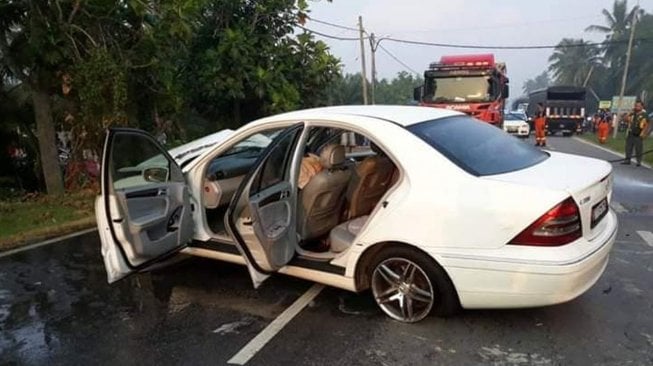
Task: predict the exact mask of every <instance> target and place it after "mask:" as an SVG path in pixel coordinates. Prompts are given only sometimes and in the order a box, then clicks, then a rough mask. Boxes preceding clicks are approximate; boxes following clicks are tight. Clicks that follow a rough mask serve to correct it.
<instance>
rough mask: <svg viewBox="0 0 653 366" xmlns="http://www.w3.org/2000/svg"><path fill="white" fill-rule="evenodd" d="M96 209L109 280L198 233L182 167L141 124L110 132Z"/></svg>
mask: <svg viewBox="0 0 653 366" xmlns="http://www.w3.org/2000/svg"><path fill="white" fill-rule="evenodd" d="M95 215H96V218H97V225H98V230H99V232H100V239H101V241H102V256H103V257H104V265H105V267H106V270H107V279H108V281H109V283H111V282H115V281H117V280H119V279H121V278H123V277H125V276H126V275H128V274H130V273H132V272H135V271H140V270H143V269H145V268H147V267H149V266H150V265H151V264H153V263H154V262H156V261H158V260H160V259H163V258H167V257H169V256H171V255H172V254H174V253H176V252H178V251H179V250H181V249H183V248H184V247H185V246H186V243H187V242H188V241H189V240H191V238H192V235H193V223H192V216H191V204H190V193H189V190H188V187H187V185H186V182H185V179H184V176H183V174H182V173H181V169H180V168H179V166H178V165H177V164H176V163H175V161H174V159H172V157H170V155H168V153H167V152H166V151H165V150H164V149H163V148H162V147H161V146H160V145H159V144H158V143H157V142H156V140H154V138H152V136H150V135H149V134H147V133H146V132H143V131H140V130H135V129H127V128H115V129H110V130H109V131H108V132H107V137H106V140H105V143H104V153H103V156H102V195H101V196H100V197H98V199H97V200H96V202H95Z"/></svg>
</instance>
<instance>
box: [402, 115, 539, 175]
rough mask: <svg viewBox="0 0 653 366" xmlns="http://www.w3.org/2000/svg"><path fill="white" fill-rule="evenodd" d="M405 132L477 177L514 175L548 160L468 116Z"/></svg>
mask: <svg viewBox="0 0 653 366" xmlns="http://www.w3.org/2000/svg"><path fill="white" fill-rule="evenodd" d="M408 129H409V130H410V131H411V132H412V133H414V134H415V135H417V136H418V137H419V138H421V139H422V140H424V141H425V142H426V143H428V144H429V145H431V146H433V147H434V148H435V149H436V150H438V151H439V152H440V153H442V154H443V155H445V156H446V157H447V158H449V160H451V161H452V162H454V163H455V164H456V165H458V166H459V167H461V168H462V169H464V170H466V171H467V172H469V173H471V174H473V175H477V176H481V175H494V174H501V173H508V172H513V171H516V170H520V169H524V168H527V167H530V166H533V165H535V164H538V163H540V162H542V161H544V160H546V159H547V158H548V157H549V155H548V154H547V153H545V152H543V151H541V150H540V149H538V148H535V147H533V146H531V145H530V144H528V143H526V142H524V141H520V140H518V139H516V138H515V137H513V136H510V135H508V134H507V133H505V132H503V131H502V130H501V129H499V128H497V127H494V126H492V125H490V124H488V123H485V122H481V121H479V120H476V119H474V118H471V117H468V116H455V117H447V118H441V119H437V120H432V121H426V122H421V123H417V124H415V125H412V126H409V127H408Z"/></svg>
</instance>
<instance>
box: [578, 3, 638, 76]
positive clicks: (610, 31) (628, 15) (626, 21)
mask: <svg viewBox="0 0 653 366" xmlns="http://www.w3.org/2000/svg"><path fill="white" fill-rule="evenodd" d="M601 13H602V14H603V16H604V17H605V25H590V26H589V27H587V28H586V29H585V31H589V32H599V33H604V34H605V45H604V48H603V51H604V52H605V60H606V61H608V62H609V63H610V65H611V66H619V65H621V64H622V63H623V61H624V60H623V58H624V55H625V54H626V45H625V44H624V43H617V44H615V43H611V42H615V41H625V40H627V39H628V33H629V32H630V26H631V24H632V23H633V20H634V19H635V17H636V16H638V15H639V14H641V13H643V11H642V10H641V9H640V8H639V6H637V5H635V6H633V7H632V9H630V10H628V0H615V2H614V3H613V4H612V11H611V12H610V11H609V10H608V9H603V10H602V11H601Z"/></svg>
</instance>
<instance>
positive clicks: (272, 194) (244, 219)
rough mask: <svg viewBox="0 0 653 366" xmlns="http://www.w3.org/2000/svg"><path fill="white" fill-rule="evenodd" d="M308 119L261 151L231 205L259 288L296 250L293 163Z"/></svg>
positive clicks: (233, 228) (234, 227)
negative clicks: (304, 124) (304, 123)
mask: <svg viewBox="0 0 653 366" xmlns="http://www.w3.org/2000/svg"><path fill="white" fill-rule="evenodd" d="M302 131H303V124H297V125H294V126H292V127H290V128H288V129H287V130H286V131H284V132H283V133H281V134H280V135H279V136H278V137H277V138H276V139H275V140H274V141H273V142H272V143H271V144H270V145H269V146H268V148H267V149H266V150H265V151H264V152H263V153H262V154H261V157H260V159H259V160H258V161H257V163H256V164H255V165H254V167H253V169H252V171H251V172H250V173H249V174H248V175H247V176H246V177H245V179H244V180H243V182H242V184H241V186H240V187H239V188H238V191H236V193H235V194H234V198H233V200H232V202H231V204H230V207H229V210H228V211H227V215H226V216H225V220H226V222H225V224H226V227H227V228H228V230H229V233H230V235H231V236H232V237H233V238H234V241H235V242H236V245H237V246H238V248H239V250H240V251H241V253H242V254H243V256H244V257H245V259H246V261H247V264H248V268H249V272H250V274H251V276H252V281H253V283H254V286H255V287H258V286H259V285H260V284H261V283H262V282H263V281H264V280H265V279H266V278H267V277H268V276H269V274H271V273H272V272H274V271H276V270H278V269H280V268H281V267H283V266H284V265H286V264H287V263H288V262H289V261H290V260H291V259H292V258H293V256H294V254H295V247H296V245H297V229H296V222H295V219H296V209H295V207H296V202H297V194H296V190H297V188H296V185H295V182H293V177H294V175H293V173H294V172H293V171H292V169H291V168H292V164H293V162H294V161H295V160H294V159H295V158H296V157H297V155H298V150H297V143H298V140H299V137H300V135H301V133H302Z"/></svg>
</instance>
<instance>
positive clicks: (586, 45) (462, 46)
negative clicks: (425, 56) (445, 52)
mask: <svg viewBox="0 0 653 366" xmlns="http://www.w3.org/2000/svg"><path fill="white" fill-rule="evenodd" d="M383 39H384V40H388V41H391V42H397V43H406V44H414V45H420V46H432V47H447V48H467V49H483V50H538V49H555V48H577V47H589V46H607V45H613V44H625V43H628V41H605V42H591V43H571V44H564V45H561V44H557V45H535V46H496V45H493V46H483V45H469V44H452V43H438V42H426V41H414V40H409V39H400V38H392V37H385V38H383ZM651 40H653V38H638V39H636V41H638V42H642V41H646V42H649V41H651Z"/></svg>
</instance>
